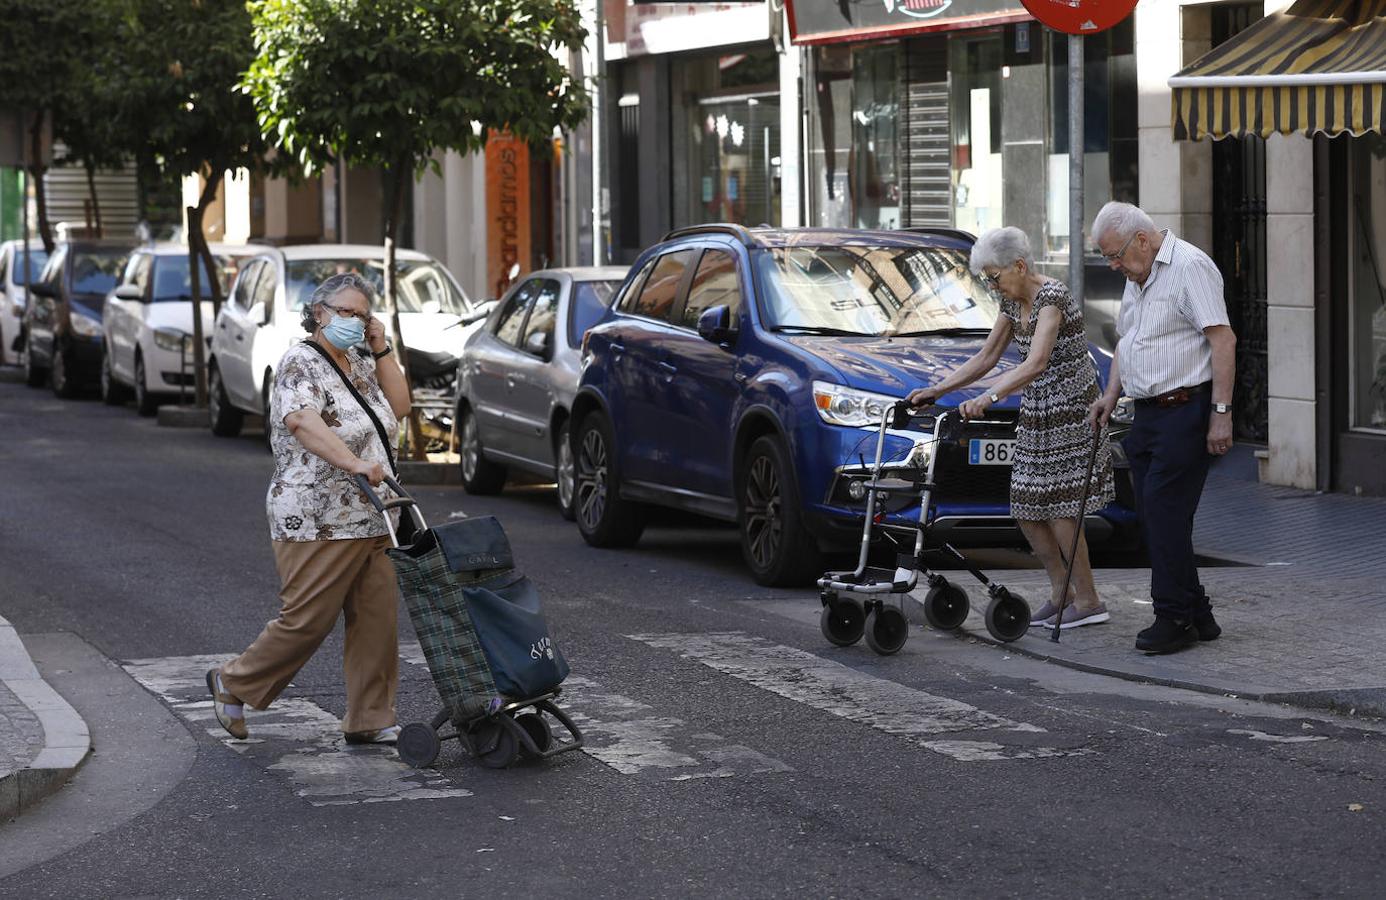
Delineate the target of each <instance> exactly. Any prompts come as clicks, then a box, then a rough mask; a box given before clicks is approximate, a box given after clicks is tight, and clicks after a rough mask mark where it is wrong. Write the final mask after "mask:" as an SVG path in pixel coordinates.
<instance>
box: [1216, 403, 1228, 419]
mask: <svg viewBox="0 0 1386 900" xmlns="http://www.w3.org/2000/svg"><path fill="white" fill-rule="evenodd" d="M1231 411H1232V404H1231V403H1214V404H1213V412H1215V413H1217V414H1218V415H1220V416H1225V415H1227V414H1228V413H1230V412H1231Z"/></svg>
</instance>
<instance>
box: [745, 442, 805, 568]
mask: <svg viewBox="0 0 1386 900" xmlns="http://www.w3.org/2000/svg"><path fill="white" fill-rule="evenodd" d="M741 473H742V474H741V485H740V488H741V489H740V491H738V495H739V496H738V498H737V500H738V513H739V515H738V516H737V521H738V523H739V525H740V530H741V555H742V556H743V557H745V559H746V565H747V566H749V567H750V569H751V576H752V577H753V578H755V580H756V583H757V584H764V585H770V586H775V587H787V586H791V585H802V584H809V583H811V582H812V581H813V580H814V579H816V578H817V577H818V576H819V575H821V574H823V555H822V553H821V552H820V551H819V549H818V542H817V541H815V540H814V538H813V535H811V534H809V532H808V529H806V528H805V527H804V513H803V507H802V506H801V505H800V503H799V491H798V489H797V486H796V485H795V483H794V467H793V466H792V465H791V464H790V461H789V453H788V451H786V450H785V448H784V445H783V444H782V443H781V442H780V441H779V440H778V439H777V438H774V437H769V436H767V437H761V438H757V439H756V441H755V443H753V444H751V449H750V450H749V451H748V452H747V453H746V459H745V463H744V464H743V466H742V468H741Z"/></svg>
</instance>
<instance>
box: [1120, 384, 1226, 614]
mask: <svg viewBox="0 0 1386 900" xmlns="http://www.w3.org/2000/svg"><path fill="white" fill-rule="evenodd" d="M1211 402H1212V398H1211V397H1210V396H1209V394H1208V392H1206V391H1204V392H1202V393H1200V394H1196V395H1194V396H1193V397H1192V398H1191V399H1190V400H1189V402H1188V403H1185V404H1184V405H1182V406H1170V407H1164V408H1161V407H1159V406H1155V405H1154V404H1144V403H1141V404H1137V406H1136V420H1135V424H1134V425H1133V427H1132V428H1131V432H1130V434H1128V435H1127V436H1126V439H1125V440H1124V441H1122V446H1123V447H1124V448H1125V449H1126V456H1127V457H1128V458H1129V459H1130V461H1131V480H1132V482H1133V487H1134V488H1135V492H1136V509H1137V511H1138V512H1139V513H1140V517H1141V524H1142V526H1143V528H1144V529H1145V544H1146V549H1147V550H1149V552H1150V597H1151V599H1152V600H1153V601H1154V602H1155V615H1157V616H1166V617H1170V618H1175V619H1184V620H1188V619H1191V618H1193V617H1194V616H1197V615H1200V614H1201V613H1203V612H1206V611H1207V610H1208V608H1209V604H1208V596H1207V594H1206V593H1205V592H1204V590H1203V585H1202V584H1201V583H1200V582H1199V580H1198V568H1197V566H1195V565H1194V550H1193V524H1194V513H1195V512H1196V511H1197V510H1198V500H1199V497H1200V496H1202V494H1203V482H1204V481H1206V480H1207V478H1208V464H1209V463H1210V462H1211V461H1212V457H1211V456H1209V455H1208V414H1209V411H1210V409H1211Z"/></svg>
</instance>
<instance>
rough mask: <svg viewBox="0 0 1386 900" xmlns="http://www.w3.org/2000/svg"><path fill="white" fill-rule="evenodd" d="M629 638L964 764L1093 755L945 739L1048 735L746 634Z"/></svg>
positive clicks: (1017, 744)
mask: <svg viewBox="0 0 1386 900" xmlns="http://www.w3.org/2000/svg"><path fill="white" fill-rule="evenodd" d="M626 636H627V637H628V638H630V639H632V640H636V641H640V642H641V643H643V644H648V645H649V646H651V647H658V648H660V649H664V650H672V651H674V652H675V653H677V654H678V655H679V656H681V657H683V658H684V659H689V660H693V661H695V662H698V663H701V664H702V665H705V666H707V667H708V668H711V669H714V670H716V671H718V672H721V673H723V674H725V675H730V676H731V677H733V678H736V679H739V680H741V681H745V682H747V683H748V684H753V685H755V686H756V687H758V688H761V689H763V690H766V691H769V692H771V693H773V694H777V695H779V696H781V697H785V698H787V699H790V700H794V701H796V702H798V703H803V704H805V705H806V706H811V707H813V708H814V709H818V710H822V711H824V712H827V713H830V714H832V715H834V716H839V717H841V718H844V719H848V720H850V721H853V722H860V723H862V724H864V725H869V726H871V727H872V728H875V729H877V730H878V731H883V732H885V733H886V734H891V735H896V736H899V737H903V738H906V739H908V740H910V741H911V742H913V743H915V744H917V745H918V746H920V747H924V748H926V749H928V750H932V751H934V752H935V753H941V754H943V755H944V756H948V757H951V758H953V759H956V760H960V761H963V762H980V761H989V760H1006V759H1043V758H1047V757H1056V756H1076V755H1084V754H1088V753H1091V752H1092V751H1091V750H1088V749H1085V748H1074V749H1065V748H1058V747H1043V746H1038V747H1037V746H1031V745H1030V744H1029V742H1028V741H1025V742H1019V741H1017V742H1013V743H1012V744H1010V745H1007V744H1005V743H1002V741H1001V740H999V739H996V740H985V741H979V740H958V739H941V738H938V737H937V735H941V734H949V733H955V732H993V733H994V732H1003V733H1004V732H1012V733H1029V734H1038V733H1043V732H1044V729H1043V728H1040V727H1039V726H1038V725H1030V724H1028V723H1025V722H1017V721H1014V720H1012V719H1007V718H1005V717H1004V716H998V715H995V714H993V713H989V712H986V711H984V710H981V709H978V708H977V707H975V706H971V705H969V704H967V703H963V702H962V701H960V700H954V699H952V698H949V697H939V696H937V695H934V694H930V693H928V692H927V691H922V690H918V689H916V688H911V687H906V686H904V685H902V684H897V683H895V682H893V681H887V680H885V679H882V678H876V677H874V676H871V675H868V674H866V673H864V672H859V671H857V670H856V669H853V668H850V667H848V666H844V665H842V664H841V663H837V662H833V661H832V660H827V659H823V658H822V657H818V656H814V655H813V654H812V653H806V652H804V651H803V650H796V649H794V648H792V647H784V646H781V645H779V644H772V643H770V642H769V641H766V640H762V639H761V638H757V637H753V636H751V635H748V634H744V633H741V632H735V631H733V632H721V633H697V634H632V635H626Z"/></svg>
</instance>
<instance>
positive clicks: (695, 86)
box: [675, 50, 780, 225]
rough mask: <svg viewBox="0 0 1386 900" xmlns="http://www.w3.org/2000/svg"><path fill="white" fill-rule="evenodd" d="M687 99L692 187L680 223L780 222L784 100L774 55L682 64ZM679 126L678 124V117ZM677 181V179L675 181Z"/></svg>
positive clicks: (678, 92)
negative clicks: (781, 131)
mask: <svg viewBox="0 0 1386 900" xmlns="http://www.w3.org/2000/svg"><path fill="white" fill-rule="evenodd" d="M675 71H676V72H677V73H679V75H678V77H679V78H681V79H682V84H676V85H675V96H676V97H681V98H683V102H682V104H681V106H682V109H681V110H676V112H675V115H676V116H680V117H681V118H682V120H683V123H684V129H685V131H684V135H685V139H686V140H685V142H684V144H683V146H682V148H676V151H677V150H678V149H682V150H683V152H684V153H686V159H687V162H688V165H686V166H676V167H675V172H676V173H677V172H680V171H682V172H686V173H688V174H687V176H686V177H687V178H688V183H687V184H684V185H677V186H676V191H675V194H676V196H677V197H680V198H682V203H681V204H680V206H681V207H682V209H681V212H682V215H681V216H679V224H690V225H696V224H701V223H704V222H736V223H739V224H743V225H760V224H770V225H778V224H779V223H780V96H779V81H778V79H779V74H778V72H779V70H778V62H777V59H776V57H775V54H774V52H773V51H761V50H757V51H754V52H750V53H735V54H726V55H722V56H716V57H706V58H703V59H694V60H689V61H688V63H687V64H686V65H680V66H677V67H675ZM675 121H676V122H677V121H679V119H678V118H676V119H675ZM676 177H677V176H676Z"/></svg>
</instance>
